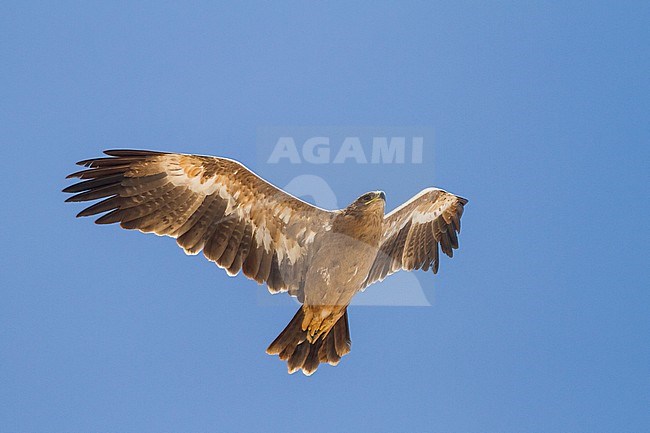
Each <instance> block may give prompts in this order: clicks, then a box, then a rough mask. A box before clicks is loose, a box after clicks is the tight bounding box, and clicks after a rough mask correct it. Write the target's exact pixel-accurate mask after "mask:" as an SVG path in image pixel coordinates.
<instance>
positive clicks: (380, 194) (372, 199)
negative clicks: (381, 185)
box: [352, 191, 386, 207]
mask: <svg viewBox="0 0 650 433" xmlns="http://www.w3.org/2000/svg"><path fill="white" fill-rule="evenodd" d="M380 201H381V204H384V203H386V194H384V191H372V192H367V193H365V194H364V195H362V196H361V197H359V198H358V199H356V200H355V201H354V202H353V203H352V205H356V206H359V207H361V206H368V205H370V204H372V203H376V202H380Z"/></svg>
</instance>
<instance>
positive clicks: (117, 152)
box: [104, 149, 166, 157]
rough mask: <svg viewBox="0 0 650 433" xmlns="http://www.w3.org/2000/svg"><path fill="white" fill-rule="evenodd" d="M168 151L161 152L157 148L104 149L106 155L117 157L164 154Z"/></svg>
mask: <svg viewBox="0 0 650 433" xmlns="http://www.w3.org/2000/svg"><path fill="white" fill-rule="evenodd" d="M165 153H166V152H159V151H157V150H137V149H108V150H105V151H104V154H105V155H108V156H115V157H134V156H136V157H137V156H151V155H163V154H165Z"/></svg>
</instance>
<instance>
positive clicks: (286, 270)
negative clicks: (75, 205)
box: [64, 149, 334, 295]
mask: <svg viewBox="0 0 650 433" xmlns="http://www.w3.org/2000/svg"><path fill="white" fill-rule="evenodd" d="M104 153H105V154H106V155H107V156H106V157H101V158H93V159H87V160H83V161H80V162H79V163H78V164H79V165H82V166H84V167H86V169H84V170H81V171H77V172H75V173H72V174H71V175H69V176H68V177H69V178H78V179H80V182H77V183H75V184H73V185H70V186H69V187H67V188H65V189H64V192H67V193H72V194H74V195H73V196H71V197H69V198H68V199H67V201H74V202H85V201H92V200H98V199H102V200H101V201H99V202H97V203H94V204H92V205H91V206H89V207H87V208H86V209H84V210H82V211H81V212H80V213H79V214H78V216H91V215H98V214H102V215H100V217H99V218H98V219H97V220H96V222H97V223H99V224H111V223H119V224H120V226H121V227H123V228H125V229H136V230H139V231H142V232H153V233H156V234H158V235H165V236H170V237H173V238H175V239H176V241H177V243H178V244H179V246H180V247H182V248H183V249H184V250H185V252H186V253H188V254H197V253H198V252H200V251H201V250H202V251H203V253H204V255H205V256H206V257H207V258H208V259H209V260H211V261H213V262H215V263H216V264H217V265H218V266H220V267H222V268H224V269H225V270H226V271H227V272H228V273H229V274H230V275H235V274H237V273H238V272H239V271H240V270H242V269H243V273H244V275H246V276H247V277H249V278H251V279H254V280H256V281H257V282H259V283H264V282H266V283H267V284H268V285H269V290H270V291H271V292H274V293H275V292H279V291H287V290H288V291H290V293H292V294H296V295H297V294H299V290H300V288H301V287H302V285H301V283H302V279H304V274H305V272H304V270H305V268H306V262H307V260H308V257H309V254H308V251H309V249H310V247H311V246H312V245H313V243H314V242H316V239H318V238H319V236H320V235H321V234H322V233H324V232H326V231H328V230H329V229H330V227H331V221H332V218H333V215H334V214H333V213H332V212H329V211H326V210H323V209H320V208H317V207H315V206H312V205H310V204H308V203H306V202H304V201H302V200H299V199H298V198H296V197H293V196H291V195H289V194H287V193H286V192H284V191H282V190H280V189H279V188H277V187H275V186H273V185H271V184H270V183H268V182H266V181H265V180H263V179H261V178H260V177H258V176H257V175H256V174H254V173H253V172H251V171H250V170H249V169H247V168H246V167H244V166H243V165H242V164H240V163H238V162H237V161H233V160H230V159H226V158H215V157H207V156H198V155H185V154H174V153H165V152H153V151H141V150H123V149H119V150H108V151H105V152H104Z"/></svg>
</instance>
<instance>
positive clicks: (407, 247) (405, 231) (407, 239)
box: [365, 188, 467, 286]
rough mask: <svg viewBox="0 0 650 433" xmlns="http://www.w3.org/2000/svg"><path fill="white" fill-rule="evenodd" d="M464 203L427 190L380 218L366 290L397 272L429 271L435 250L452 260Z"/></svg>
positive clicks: (435, 261) (434, 263) (434, 262)
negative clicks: (381, 226) (381, 227)
mask: <svg viewBox="0 0 650 433" xmlns="http://www.w3.org/2000/svg"><path fill="white" fill-rule="evenodd" d="M465 204H467V200H466V199H464V198H462V197H458V196H456V195H454V194H450V193H448V192H446V191H443V190H441V189H437V188H427V189H425V190H424V191H422V192H421V193H419V194H418V195H416V196H415V197H413V198H412V199H411V200H409V201H408V202H406V203H404V204H403V205H402V206H400V207H399V208H397V209H395V210H394V211H392V212H391V213H389V214H388V215H386V216H385V217H384V231H383V234H382V239H381V242H380V245H379V251H378V252H377V257H376V258H375V262H374V263H373V265H372V267H371V269H370V272H369V273H368V278H367V280H366V284H365V285H366V286H367V285H369V284H372V283H373V282H375V281H381V280H383V279H384V278H386V276H388V275H390V274H392V273H394V272H397V271H399V270H400V269H403V270H407V271H411V270H415V269H423V270H425V271H426V270H429V269H430V268H431V269H432V270H433V273H434V274H435V273H437V272H438V267H439V265H440V259H439V252H438V251H439V249H442V252H443V253H445V254H446V255H448V256H449V257H453V254H454V249H457V248H458V235H457V233H459V232H460V217H461V216H462V214H463V207H464V206H465Z"/></svg>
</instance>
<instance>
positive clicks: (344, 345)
mask: <svg viewBox="0 0 650 433" xmlns="http://www.w3.org/2000/svg"><path fill="white" fill-rule="evenodd" d="M304 315H305V313H304V310H303V309H302V308H300V309H299V310H298V312H296V314H295V316H293V319H291V321H290V322H289V324H288V325H287V326H286V328H284V330H283V331H282V332H281V333H280V335H278V336H277V338H276V339H275V340H274V341H273V343H271V344H270V345H269V347H268V349H266V353H268V354H269V355H278V356H279V357H280V359H281V360H283V361H287V367H288V370H289V373H295V372H296V371H298V370H302V372H303V373H304V374H306V375H307V376H310V375H311V374H313V373H314V372H315V371H316V369H317V368H318V366H319V364H321V363H325V362H327V363H328V364H331V365H337V364H338V363H339V362H340V361H341V357H342V356H343V355H345V354H347V353H349V352H350V346H351V340H350V328H349V324H348V312H347V310H345V313H344V314H343V316H341V318H340V319H339V320H338V322H336V324H335V325H334V326H333V327H332V329H331V330H330V331H329V332H328V333H326V334H323V335H322V336H321V337H319V338H318V339H316V340H315V341H313V342H309V340H308V339H307V331H305V330H303V329H302V321H303V318H304Z"/></svg>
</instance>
